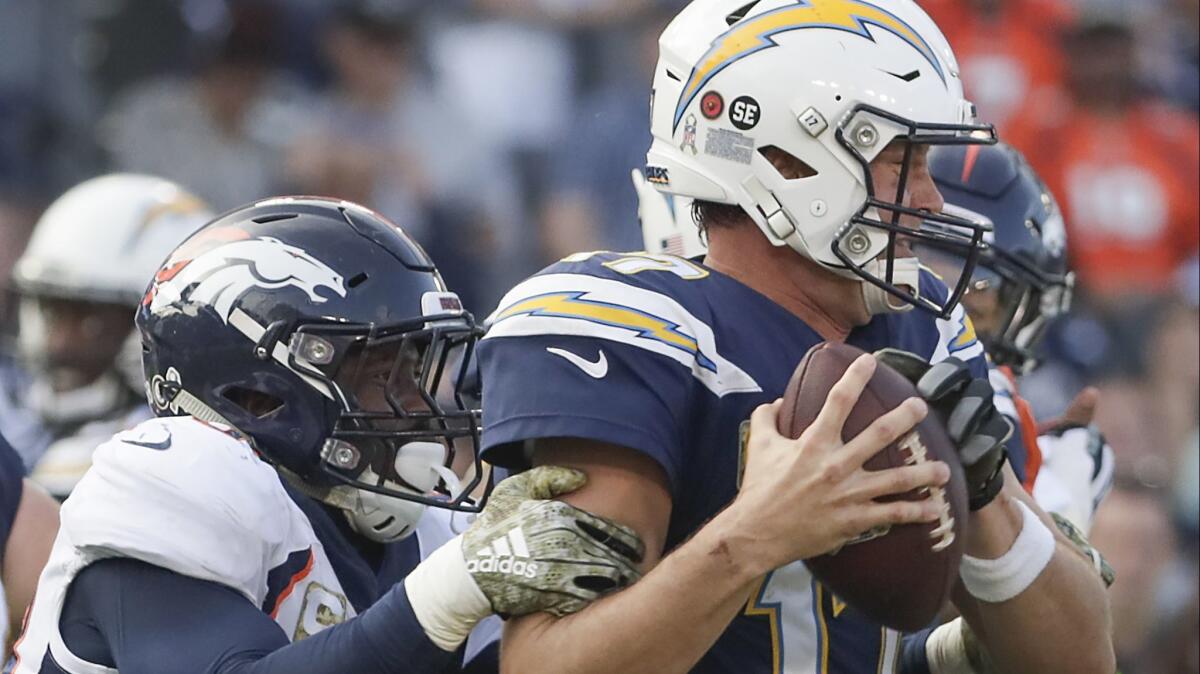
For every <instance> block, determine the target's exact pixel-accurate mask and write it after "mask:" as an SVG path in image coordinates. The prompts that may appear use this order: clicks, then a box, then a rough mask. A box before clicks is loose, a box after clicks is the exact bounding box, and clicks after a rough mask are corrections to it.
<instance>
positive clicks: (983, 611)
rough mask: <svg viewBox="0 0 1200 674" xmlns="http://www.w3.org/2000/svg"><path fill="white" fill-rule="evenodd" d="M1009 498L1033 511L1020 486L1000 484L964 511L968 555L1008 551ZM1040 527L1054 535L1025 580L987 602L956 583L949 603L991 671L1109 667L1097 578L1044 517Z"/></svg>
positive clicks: (1014, 512)
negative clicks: (1012, 592) (1040, 565)
mask: <svg viewBox="0 0 1200 674" xmlns="http://www.w3.org/2000/svg"><path fill="white" fill-rule="evenodd" d="M1017 500H1020V501H1022V502H1024V503H1025V504H1026V505H1027V506H1030V507H1031V508H1032V509H1034V510H1035V512H1036V513H1037V514H1039V515H1041V513H1040V511H1038V510H1036V506H1035V505H1033V504H1032V502H1031V501H1030V500H1029V499H1027V498H1026V497H1025V496H1024V494H1023V492H1022V493H1018V492H1017V491H1012V490H1009V489H1007V488H1006V490H1005V492H1004V493H1002V494H1001V495H1000V496H998V497H997V499H996V500H995V502H993V503H992V504H990V505H988V506H987V507H986V508H984V509H982V510H980V511H979V512H978V513H975V514H974V515H973V516H972V521H971V526H972V532H971V533H970V534H969V540H968V544H967V550H966V552H967V554H968V555H972V556H977V557H983V558H987V559H991V558H996V557H999V556H1000V555H1002V554H1004V553H1006V552H1007V551H1008V549H1009V547H1010V546H1011V545H1012V544H1013V541H1014V540H1015V539H1016V538H1017V536H1018V535H1019V534H1020V532H1021V529H1022V524H1021V522H1022V517H1021V511H1020V507H1019V506H1018V505H1017V503H1016V501H1017ZM1043 524H1045V522H1043ZM1047 527H1048V529H1049V530H1050V531H1051V532H1052V533H1053V535H1054V541H1055V542H1054V551H1053V554H1052V556H1051V557H1050V561H1049V562H1048V563H1047V564H1046V565H1045V568H1044V569H1042V571H1041V573H1040V574H1038V575H1037V577H1036V579H1035V580H1033V582H1032V583H1031V584H1030V585H1029V586H1028V587H1027V588H1025V589H1024V590H1023V591H1022V592H1020V593H1019V594H1017V595H1016V596H1014V597H1012V598H1011V599H1008V600H1006V601H999V602H989V601H982V600H980V599H978V598H976V597H973V596H971V594H970V593H968V592H967V590H966V588H965V587H964V585H963V584H962V583H960V584H959V587H958V588H957V589H956V592H955V604H956V605H957V606H958V608H959V610H960V611H961V612H962V614H963V616H964V617H965V618H966V619H967V621H968V623H969V624H970V625H971V627H972V629H973V631H974V632H975V634H976V635H977V636H978V637H979V639H980V640H981V641H982V643H983V644H984V647H985V649H986V651H987V653H988V655H989V656H990V657H991V659H992V660H993V661H994V662H995V664H996V666H997V669H998V671H1004V672H1031V673H1032V672H1049V671H1053V672H1064V673H1068V674H1069V673H1072V672H1080V673H1084V672H1086V673H1088V674H1103V673H1104V672H1112V671H1114V670H1115V667H1116V666H1115V663H1114V658H1113V650H1112V641H1111V627H1110V618H1109V612H1108V599H1107V595H1106V593H1105V589H1104V583H1103V581H1102V580H1101V578H1100V576H1099V574H1097V573H1096V571H1095V569H1094V567H1093V565H1092V563H1091V562H1090V561H1089V560H1087V559H1085V558H1084V557H1083V556H1082V555H1081V554H1080V553H1079V551H1078V550H1076V549H1075V547H1074V546H1073V545H1072V544H1071V543H1070V542H1069V541H1067V540H1066V539H1065V538H1064V537H1062V536H1061V535H1060V534H1058V532H1057V529H1056V528H1055V527H1054V526H1053V525H1052V524H1050V525H1047Z"/></svg>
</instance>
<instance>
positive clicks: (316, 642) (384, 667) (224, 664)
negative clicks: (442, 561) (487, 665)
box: [60, 559, 457, 674]
mask: <svg viewBox="0 0 1200 674" xmlns="http://www.w3.org/2000/svg"><path fill="white" fill-rule="evenodd" d="M168 597H169V599H164V598H168ZM60 627H61V631H62V634H63V640H64V643H66V645H67V647H68V649H69V650H70V651H71V652H72V653H74V654H75V655H77V656H79V657H81V658H84V659H86V660H89V661H91V662H96V663H102V664H106V665H108V666H112V667H115V668H117V669H119V670H120V671H121V672H122V674H141V673H143V672H144V673H147V674H150V673H154V674H194V673H195V672H210V673H212V674H284V673H294V672H307V673H308V674H341V673H343V672H358V673H360V674H401V673H410V672H411V673H414V674H415V673H426V672H440V671H443V670H446V669H447V668H448V667H452V664H453V660H454V659H455V658H456V655H457V654H456V653H451V652H446V651H443V650H441V649H439V648H438V647H437V646H435V645H434V644H433V643H432V642H430V641H429V639H428V637H426V636H425V632H424V630H423V629H422V628H421V626H420V624H419V623H418V622H417V619H416V616H415V615H414V614H413V612H412V608H411V607H410V606H409V604H408V597H407V595H406V594H405V591H404V585H403V583H401V584H399V585H397V586H395V587H394V588H393V589H392V590H390V591H389V592H388V593H387V594H386V595H384V596H383V598H381V599H380V601H379V602H377V603H376V604H375V605H374V606H372V607H371V608H370V609H368V610H367V611H365V612H363V613H362V614H361V615H359V616H358V617H356V618H352V619H350V620H348V621H346V622H344V623H342V624H340V625H335V626H333V627H330V628H329V629H326V630H323V631H322V632H320V633H318V634H316V635H315V636H312V637H309V638H308V639H305V640H303V641H298V642H295V643H289V642H288V640H287V637H286V636H285V635H284V633H283V631H282V630H281V629H280V628H279V626H278V625H276V623H275V621H273V620H272V619H271V618H270V617H269V616H267V615H266V614H265V613H263V612H262V611H260V610H258V608H257V607H255V606H254V605H253V604H251V603H250V602H248V601H246V599H245V597H243V596H241V595H240V594H238V593H237V592H235V591H233V590H231V589H229V588H227V587H224V586H221V585H219V584H216V583H212V582H209V581H203V580H198V579H195V578H188V577H186V576H182V575H179V574H176V573H173V572H171V571H167V570H166V569H162V568H159V567H156V566H153V565H150V564H145V563H143V562H138V561H135V560H130V559H110V560H105V561H101V562H97V563H95V564H92V565H91V566H89V567H88V568H87V569H85V570H83V571H82V572H80V574H79V576H78V577H77V578H76V579H75V581H74V582H73V583H72V584H71V589H70V591H69V595H68V598H67V602H66V604H65V605H64V607H63V614H62V617H61V619H60Z"/></svg>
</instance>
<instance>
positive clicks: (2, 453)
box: [0, 435, 58, 663]
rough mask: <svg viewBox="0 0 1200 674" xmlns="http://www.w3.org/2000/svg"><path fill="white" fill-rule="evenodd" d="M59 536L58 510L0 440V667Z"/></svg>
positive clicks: (13, 452)
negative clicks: (26, 475)
mask: <svg viewBox="0 0 1200 674" xmlns="http://www.w3.org/2000/svg"><path fill="white" fill-rule="evenodd" d="M57 531H58V504H57V503H55V501H54V499H52V498H50V496H48V495H47V494H46V493H45V492H44V491H42V489H41V488H40V487H38V486H37V485H35V484H33V483H32V482H30V481H29V480H28V479H27V478H26V477H25V466H24V464H23V463H22V462H21V457H20V456H18V455H17V452H16V450H14V449H13V448H12V446H11V445H9V444H8V441H7V440H5V439H4V436H3V435H0V663H2V662H3V661H6V660H8V656H9V645H10V644H11V642H12V638H13V637H15V636H16V635H15V634H14V632H15V628H16V627H19V626H20V624H21V619H22V618H24V616H25V611H26V610H27V609H28V608H29V605H30V604H31V603H32V602H33V591H34V588H36V587H37V579H38V575H39V574H41V572H42V567H43V566H44V565H45V563H46V558H47V557H48V556H49V555H50V546H51V544H52V543H53V542H54V534H55V533H56V532H57Z"/></svg>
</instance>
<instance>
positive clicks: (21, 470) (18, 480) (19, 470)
mask: <svg viewBox="0 0 1200 674" xmlns="http://www.w3.org/2000/svg"><path fill="white" fill-rule="evenodd" d="M24 479H25V464H24V463H22V462H21V457H20V455H18V454H17V450H15V449H13V448H12V445H9V444H8V441H7V440H5V439H4V436H0V562H3V561H4V547H5V545H7V544H8V535H9V533H11V532H12V525H13V522H14V521H15V520H16V519H17V507H18V506H19V505H20V504H21V493H22V491H23V487H24V482H23V481H24Z"/></svg>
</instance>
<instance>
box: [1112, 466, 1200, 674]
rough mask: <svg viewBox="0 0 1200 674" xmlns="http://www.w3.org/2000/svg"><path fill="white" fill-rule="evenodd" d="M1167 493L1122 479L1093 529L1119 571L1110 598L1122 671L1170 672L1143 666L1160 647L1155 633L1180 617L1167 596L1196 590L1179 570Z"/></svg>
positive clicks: (1134, 673) (1133, 673) (1127, 673)
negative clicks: (1165, 495) (1177, 571)
mask: <svg viewBox="0 0 1200 674" xmlns="http://www.w3.org/2000/svg"><path fill="white" fill-rule="evenodd" d="M1163 496H1164V494H1163V493H1162V490H1160V489H1155V488H1152V487H1149V486H1147V485H1145V484H1144V483H1141V482H1139V481H1137V480H1134V479H1130V478H1122V479H1118V481H1117V483H1116V484H1115V485H1114V487H1113V490H1112V492H1111V493H1110V494H1109V495H1108V497H1107V499H1105V501H1104V503H1103V504H1102V505H1101V506H1100V509H1099V511H1098V512H1097V513H1096V521H1095V525H1094V526H1093V527H1092V531H1091V542H1092V543H1093V544H1094V545H1095V546H1096V548H1097V549H1098V550H1101V551H1102V552H1103V553H1104V556H1105V557H1106V558H1107V559H1108V561H1109V563H1110V564H1111V565H1112V567H1113V568H1114V569H1115V570H1116V572H1117V580H1116V582H1115V583H1113V586H1112V587H1111V588H1110V589H1109V592H1110V595H1109V596H1110V599H1111V602H1112V618H1113V635H1114V639H1113V645H1114V647H1115V649H1116V652H1117V663H1118V665H1119V669H1120V671H1121V672H1122V674H1168V672H1167V670H1160V669H1152V668H1149V667H1144V666H1143V665H1145V664H1146V663H1148V662H1151V661H1152V660H1153V656H1154V655H1155V653H1154V649H1155V648H1156V647H1157V646H1158V644H1157V643H1156V641H1155V640H1154V639H1153V637H1154V635H1156V634H1157V633H1159V632H1161V631H1162V629H1163V628H1164V627H1166V626H1167V625H1166V624H1165V619H1167V618H1176V617H1177V615H1176V614H1174V613H1173V612H1169V611H1164V609H1167V608H1170V607H1169V606H1168V605H1167V602H1165V601H1164V599H1165V598H1166V596H1167V595H1169V593H1170V592H1171V591H1172V590H1175V591H1180V594H1182V597H1179V598H1178V599H1182V600H1183V602H1184V603H1186V598H1187V597H1188V596H1190V595H1189V593H1188V592H1189V590H1190V591H1193V592H1194V578H1192V587H1189V582H1188V581H1187V579H1186V578H1180V577H1178V575H1177V574H1173V571H1175V569H1173V565H1182V563H1183V562H1182V561H1181V560H1180V559H1179V558H1178V549H1177V545H1176V540H1175V536H1174V533H1173V531H1172V527H1171V516H1170V512H1169V510H1168V508H1167V507H1166V505H1165V503H1164V500H1163ZM1193 571H1194V567H1193ZM1190 575H1192V576H1194V573H1193V574H1190ZM1180 585H1181V586H1180ZM1191 638H1193V639H1194V638H1195V635H1194V634H1192V635H1191ZM1175 671H1178V670H1175ZM1171 674H1174V672H1171Z"/></svg>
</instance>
